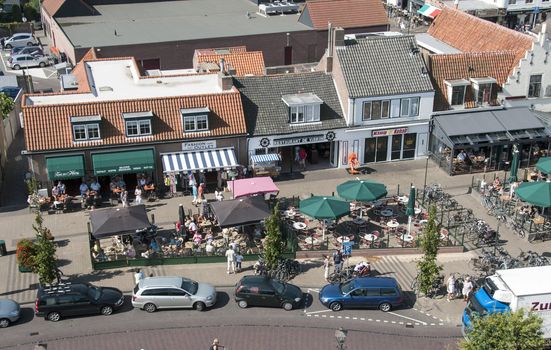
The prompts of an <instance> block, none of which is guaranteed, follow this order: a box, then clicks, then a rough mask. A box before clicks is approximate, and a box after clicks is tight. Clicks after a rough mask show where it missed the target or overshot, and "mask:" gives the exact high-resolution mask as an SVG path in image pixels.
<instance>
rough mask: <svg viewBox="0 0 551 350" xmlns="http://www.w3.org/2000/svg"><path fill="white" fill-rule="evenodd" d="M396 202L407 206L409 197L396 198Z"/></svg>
mask: <svg viewBox="0 0 551 350" xmlns="http://www.w3.org/2000/svg"><path fill="white" fill-rule="evenodd" d="M398 202H400V203H402V204H407V203H408V202H409V197H408V196H401V197H398Z"/></svg>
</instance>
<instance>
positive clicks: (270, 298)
mask: <svg viewBox="0 0 551 350" xmlns="http://www.w3.org/2000/svg"><path fill="white" fill-rule="evenodd" d="M260 299H261V300H260V302H261V305H262V306H271V307H279V306H281V298H280V297H279V295H278V294H277V293H276V292H275V290H273V289H271V288H269V287H262V289H261V290H260Z"/></svg>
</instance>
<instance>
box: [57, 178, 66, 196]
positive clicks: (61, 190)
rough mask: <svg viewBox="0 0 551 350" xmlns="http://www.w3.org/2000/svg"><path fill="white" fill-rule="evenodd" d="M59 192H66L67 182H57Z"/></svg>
mask: <svg viewBox="0 0 551 350" xmlns="http://www.w3.org/2000/svg"><path fill="white" fill-rule="evenodd" d="M57 194H65V184H64V183H63V182H61V181H59V182H58V183H57Z"/></svg>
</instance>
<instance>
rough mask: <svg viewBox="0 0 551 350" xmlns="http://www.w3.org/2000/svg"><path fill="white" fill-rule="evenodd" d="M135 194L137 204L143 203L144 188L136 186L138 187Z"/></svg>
mask: <svg viewBox="0 0 551 350" xmlns="http://www.w3.org/2000/svg"><path fill="white" fill-rule="evenodd" d="M134 196H136V200H135V201H134V202H135V203H136V205H140V204H142V189H141V188H140V186H136V189H135V190H134Z"/></svg>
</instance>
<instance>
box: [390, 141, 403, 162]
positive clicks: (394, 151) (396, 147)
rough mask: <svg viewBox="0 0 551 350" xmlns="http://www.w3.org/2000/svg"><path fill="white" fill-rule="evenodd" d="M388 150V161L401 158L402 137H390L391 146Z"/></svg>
mask: <svg viewBox="0 0 551 350" xmlns="http://www.w3.org/2000/svg"><path fill="white" fill-rule="evenodd" d="M391 147H392V148H391V150H390V159H391V160H396V159H401V158H402V135H393V136H392V146H391Z"/></svg>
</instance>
